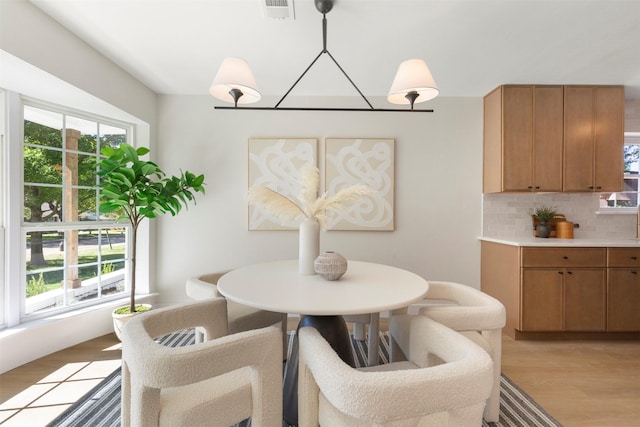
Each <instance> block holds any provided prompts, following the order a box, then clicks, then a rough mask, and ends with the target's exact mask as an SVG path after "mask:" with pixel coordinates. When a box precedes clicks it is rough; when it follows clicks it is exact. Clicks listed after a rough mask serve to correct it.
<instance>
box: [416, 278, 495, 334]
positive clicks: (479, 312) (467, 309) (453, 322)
mask: <svg viewBox="0 0 640 427" xmlns="http://www.w3.org/2000/svg"><path fill="white" fill-rule="evenodd" d="M425 299H437V300H449V301H452V302H453V304H452V305H434V306H425V307H423V308H422V309H421V310H420V314H424V315H425V316H428V317H430V318H432V319H434V320H437V321H438V322H440V323H442V324H443V325H447V326H448V327H450V328H452V329H454V330H456V331H480V330H489V329H502V328H503V327H504V325H505V322H506V311H505V308H504V305H502V303H501V302H500V301H498V300H497V299H495V298H493V297H492V296H490V295H487V294H485V293H484V292H482V291H479V290H478V289H475V288H472V287H471V286H467V285H463V284H460V283H454V282H438V281H429V290H428V291H427V294H426V295H425Z"/></svg>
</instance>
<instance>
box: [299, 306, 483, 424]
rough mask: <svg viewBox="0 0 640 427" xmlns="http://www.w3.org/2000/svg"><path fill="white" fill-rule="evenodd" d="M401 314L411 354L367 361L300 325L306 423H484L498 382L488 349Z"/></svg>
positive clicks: (303, 420) (301, 402) (301, 405)
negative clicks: (342, 354) (347, 356)
mask: <svg viewBox="0 0 640 427" xmlns="http://www.w3.org/2000/svg"><path fill="white" fill-rule="evenodd" d="M400 317H403V318H404V319H403V320H404V323H406V324H408V325H409V333H408V336H409V340H408V342H407V344H408V346H407V347H406V348H402V350H403V352H405V354H406V356H407V359H408V360H407V361H403V362H396V363H389V364H384V365H378V366H374V367H369V368H362V369H354V368H352V367H350V366H349V365H347V364H345V363H344V362H343V361H342V360H341V359H340V358H339V357H338V356H337V354H336V353H335V351H333V349H332V348H331V347H330V346H329V344H328V343H327V341H325V340H324V338H322V336H321V335H320V334H319V333H318V331H317V330H316V329H314V328H311V327H305V328H301V329H300V330H299V340H300V365H299V383H298V384H299V387H298V393H299V396H298V402H299V426H301V427H307V426H313V427H317V426H318V425H323V426H341V427H347V426H365V425H366V426H394V427H395V426H405V425H407V426H409V425H411V426H415V425H450V426H456V427H466V426H469V427H471V426H473V427H477V426H479V425H481V423H482V411H483V408H484V405H485V401H486V399H487V398H488V397H489V394H490V392H491V386H492V372H493V363H492V362H491V358H490V357H489V355H488V354H487V352H485V351H484V350H483V349H482V348H480V347H479V346H478V345H476V344H475V343H473V342H472V341H470V340H469V339H468V338H466V337H464V336H462V335H461V334H458V333H456V332H454V331H452V330H451V329H449V328H447V327H446V326H443V325H441V324H439V323H437V322H435V321H434V320H431V319H429V318H427V317H425V316H407V315H404V316H400ZM391 322H394V319H393V317H392V319H391Z"/></svg>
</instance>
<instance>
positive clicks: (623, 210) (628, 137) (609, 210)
mask: <svg viewBox="0 0 640 427" xmlns="http://www.w3.org/2000/svg"><path fill="white" fill-rule="evenodd" d="M624 145H640V132H625V134H624ZM624 178H626V179H630V178H631V179H633V178H635V179H638V180H639V182H638V185H639V187H638V193H639V194H638V196H637V198H636V200H637V202H638V204H640V174H638V175H636V174H625V175H624ZM601 194H602V195H603V197H604V194H610V193H601ZM637 212H638V206H631V207H612V206H600V207H599V209H598V211H597V212H596V213H598V214H623V215H636V214H637Z"/></svg>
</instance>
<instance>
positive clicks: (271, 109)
mask: <svg viewBox="0 0 640 427" xmlns="http://www.w3.org/2000/svg"><path fill="white" fill-rule="evenodd" d="M214 108H215V109H216V110H261V111H363V112H372V111H374V112H387V113H391V112H392V113H433V110H398V109H393V108H373V107H372V108H322V107H231V106H216V107H214Z"/></svg>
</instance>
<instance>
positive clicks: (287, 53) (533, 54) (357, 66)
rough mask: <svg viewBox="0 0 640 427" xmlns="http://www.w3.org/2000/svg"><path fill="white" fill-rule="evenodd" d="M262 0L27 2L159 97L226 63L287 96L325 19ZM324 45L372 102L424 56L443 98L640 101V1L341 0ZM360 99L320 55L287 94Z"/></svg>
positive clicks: (200, 81) (315, 49)
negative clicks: (595, 93) (560, 89)
mask: <svg viewBox="0 0 640 427" xmlns="http://www.w3.org/2000/svg"><path fill="white" fill-rule="evenodd" d="M261 1H262V2H264V1H265V0H31V2H32V3H33V4H35V5H36V6H37V7H39V8H40V9H41V10H43V11H44V12H45V13H47V14H48V15H50V16H51V17H52V18H54V19H55V20H57V21H58V22H60V23H61V24H62V25H63V26H65V27H66V28H68V29H69V30H70V31H72V32H73V33H75V34H77V35H78V36H79V37H81V38H82V39H84V40H85V41H86V42H87V43H89V44H90V45H92V46H94V47H95V48H96V49H97V50H99V51H100V52H102V53H103V54H104V55H105V56H107V57H109V58H110V59H111V60H112V61H114V62H115V63H117V64H118V65H120V66H121V67H122V68H124V69H125V70H127V71H128V72H129V73H131V74H132V75H133V76H135V77H136V78H137V79H139V80H140V81H142V82H143V83H144V84H145V85H147V86H148V87H149V88H151V89H152V90H153V91H154V92H157V93H160V94H206V93H207V92H208V88H209V85H210V84H211V81H212V79H213V77H214V75H215V73H216V71H217V69H218V67H219V65H220V63H221V62H222V60H223V58H225V57H227V56H240V57H243V58H245V59H246V60H247V61H248V62H249V64H250V65H251V68H252V69H253V72H254V75H255V77H256V80H257V83H258V88H259V90H260V92H261V93H262V94H263V96H275V97H280V96H282V95H284V93H285V92H286V91H287V89H289V88H290V87H291V85H293V83H294V82H295V80H296V79H297V78H298V77H299V76H300V75H301V74H302V72H303V71H304V69H305V68H306V67H307V66H308V65H309V64H310V63H311V61H312V60H313V59H314V58H315V56H316V55H317V54H318V53H320V51H321V49H322V14H321V13H319V12H318V11H317V10H316V9H315V6H314V2H313V1H312V0H289V1H294V8H295V19H289V20H276V19H272V18H265V17H264V16H263V11H262V7H261ZM326 16H327V24H328V38H327V48H328V50H329V52H330V53H331V55H333V57H334V58H335V59H336V60H337V61H338V63H339V64H340V65H341V66H342V68H343V69H344V70H345V71H346V72H347V73H348V74H349V76H350V77H351V79H352V80H353V81H354V83H355V84H356V85H357V86H358V87H359V88H360V90H361V91H362V92H363V93H364V94H365V95H366V96H368V97H369V96H386V94H387V91H388V89H389V87H390V85H391V81H392V80H393V76H394V74H395V71H396V69H397V66H398V64H399V63H400V62H401V61H403V60H405V59H408V58H414V57H419V58H423V59H425V60H426V61H427V63H428V64H429V67H430V68H431V72H432V73H433V75H434V78H435V80H436V82H437V84H438V86H439V87H440V95H441V96H472V97H478V96H483V95H485V94H486V93H487V92H489V91H490V90H492V89H493V88H494V87H496V86H498V85H500V84H504V83H537V84H624V85H625V86H626V97H627V98H640V0H630V1H617V0H564V1H561V0H547V1H543V0H502V1H487V0H467V1H463V0H444V1H435V0H413V1H409V0H376V1H373V0H335V1H334V6H333V10H332V11H331V12H329V13H327V15H326ZM307 95H327V96H358V94H357V92H356V91H355V89H353V87H352V86H351V85H350V84H349V83H348V81H347V80H346V78H345V77H344V76H343V75H342V73H341V72H340V70H339V69H338V68H337V67H336V66H335V65H334V64H333V63H332V62H331V59H330V58H329V57H328V55H322V57H321V58H320V60H319V61H318V63H317V64H316V65H315V66H314V67H312V69H311V70H310V71H309V73H308V74H307V76H305V78H304V79H303V80H302V81H301V82H300V83H299V84H298V86H296V88H295V89H294V90H293V91H292V92H291V96H307Z"/></svg>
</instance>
